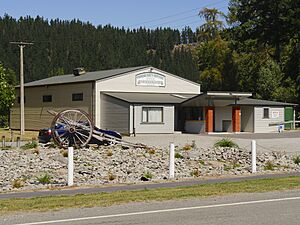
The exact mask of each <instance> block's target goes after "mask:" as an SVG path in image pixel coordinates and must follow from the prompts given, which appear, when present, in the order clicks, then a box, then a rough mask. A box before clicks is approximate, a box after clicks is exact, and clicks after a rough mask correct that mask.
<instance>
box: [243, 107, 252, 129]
mask: <svg viewBox="0 0 300 225" xmlns="http://www.w3.org/2000/svg"><path fill="white" fill-rule="evenodd" d="M241 114H242V115H241V131H242V132H253V131H254V107H253V106H241Z"/></svg>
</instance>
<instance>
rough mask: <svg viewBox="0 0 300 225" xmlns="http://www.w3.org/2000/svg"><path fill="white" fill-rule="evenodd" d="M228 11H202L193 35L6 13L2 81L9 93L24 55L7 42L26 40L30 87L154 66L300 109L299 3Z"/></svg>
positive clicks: (269, 0) (206, 85) (273, 0)
mask: <svg viewBox="0 0 300 225" xmlns="http://www.w3.org/2000/svg"><path fill="white" fill-rule="evenodd" d="M228 7H229V13H228V15H224V14H223V13H222V12H220V11H218V10H217V9H208V8H204V9H199V17H202V18H203V19H204V21H205V22H204V23H203V24H200V18H199V27H198V28H197V30H196V31H193V30H192V29H191V28H190V27H185V28H184V29H182V30H177V29H171V28H156V29H146V28H144V27H140V28H138V29H125V28H123V27H122V28H118V27H113V26H110V25H105V26H102V25H99V26H97V27H96V26H93V25H92V24H90V23H88V22H82V21H79V20H72V21H64V20H59V19H56V20H47V19H44V18H43V17H39V16H38V17H36V18H31V17H21V18H19V19H15V18H12V17H10V16H9V15H4V16H3V17H0V32H1V35H0V62H1V63H2V65H3V67H4V68H6V70H5V71H6V72H5V71H4V70H3V72H1V73H2V74H5V73H6V74H9V75H7V76H4V75H1V80H0V82H4V81H5V82H8V83H9V84H10V87H11V86H13V84H15V82H18V81H17V80H18V76H15V74H19V71H18V69H19V49H18V47H17V46H16V45H11V44H10V43H9V42H10V41H29V42H34V45H32V46H28V47H26V50H25V81H26V82H29V81H33V80H38V79H42V78H46V77H50V76H57V75H63V74H69V73H72V70H73V68H75V67H79V66H82V67H85V68H86V70H87V71H96V70H105V69H112V68H122V67H132V66H140V65H152V66H154V67H157V68H160V69H162V70H165V71H168V72H171V73H174V74H177V75H179V76H181V77H184V78H187V79H190V80H193V81H195V82H198V83H201V84H202V90H203V91H205V90H231V91H246V92H252V93H253V94H254V96H255V97H256V98H263V99H267V100H276V101H284V102H294V103H300V94H299V91H300V40H299V37H300V19H299V16H298V15H299V13H300V1H299V0H262V1H257V0H250V1H249V0H247V1H246V0H231V1H230V3H229V6H228ZM12 70H13V71H12ZM7 71H10V72H9V73H8V72H7ZM9 77H10V78H9ZM11 77H14V78H11ZM15 78H16V80H15ZM5 79H6V80H5ZM7 79H9V80H7ZM1 85H2V84H1ZM1 91H2V90H1ZM1 104H2V102H1ZM1 107H2V106H1ZM1 107H0V108H1ZM2 108H3V107H2ZM2 108H1V109H2ZM4 108H5V112H7V106H6V107H4ZM8 108H9V107H8ZM0 120H3V119H0ZM2 124H5V123H2Z"/></svg>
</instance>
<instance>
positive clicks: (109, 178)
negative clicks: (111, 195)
mask: <svg viewBox="0 0 300 225" xmlns="http://www.w3.org/2000/svg"><path fill="white" fill-rule="evenodd" d="M114 179H116V175H114V174H113V173H111V172H109V173H108V180H110V181H112V180H114Z"/></svg>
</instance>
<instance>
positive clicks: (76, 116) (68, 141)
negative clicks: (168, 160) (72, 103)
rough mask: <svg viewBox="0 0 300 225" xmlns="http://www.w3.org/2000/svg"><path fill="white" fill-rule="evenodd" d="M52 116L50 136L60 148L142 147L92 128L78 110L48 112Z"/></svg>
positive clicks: (115, 135) (117, 134) (108, 131)
mask: <svg viewBox="0 0 300 225" xmlns="http://www.w3.org/2000/svg"><path fill="white" fill-rule="evenodd" d="M48 112H49V113H50V114H51V115H53V116H54V119H53V120H52V123H51V128H50V129H51V134H52V138H53V140H54V142H55V143H56V144H58V145H59V146H60V147H62V148H67V147H69V146H75V147H77V148H81V147H85V146H87V145H88V144H89V143H93V142H97V143H103V144H121V145H125V146H133V147H144V146H143V145H141V144H133V143H130V142H127V141H124V140H122V136H121V134H120V133H118V132H116V131H110V130H102V129H100V128H98V127H96V126H94V124H93V122H92V120H91V118H90V117H89V115H88V114H87V113H86V112H84V111H82V110H79V109H67V110H64V111H61V112H59V113H58V112H55V111H53V110H49V111H48Z"/></svg>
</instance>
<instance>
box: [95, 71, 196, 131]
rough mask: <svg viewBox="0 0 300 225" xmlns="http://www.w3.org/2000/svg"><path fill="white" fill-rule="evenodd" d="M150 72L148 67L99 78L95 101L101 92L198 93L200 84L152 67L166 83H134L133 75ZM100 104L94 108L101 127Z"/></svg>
mask: <svg viewBox="0 0 300 225" xmlns="http://www.w3.org/2000/svg"><path fill="white" fill-rule="evenodd" d="M143 72H150V69H149V68H146V69H142V70H138V71H135V72H130V73H128V74H123V75H120V76H115V77H113V78H108V79H104V80H99V81H97V82H96V96H95V99H96V102H97V103H99V102H101V98H100V96H101V92H105V91H111V92H143V93H145V92H147V93H176V94H180V93H181V94H200V85H199V84H196V83H194V82H192V81H188V80H186V79H183V78H179V77H177V76H174V75H172V74H169V73H167V72H164V71H161V70H158V69H155V68H154V69H153V70H152V72H154V73H159V74H162V75H165V77H166V85H165V86H164V87H153V86H137V85H136V84H135V76H136V75H137V74H139V73H143ZM100 107H101V104H97V107H96V108H95V115H96V121H95V123H96V125H97V126H99V127H102V124H101V121H100V118H101V109H100Z"/></svg>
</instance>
